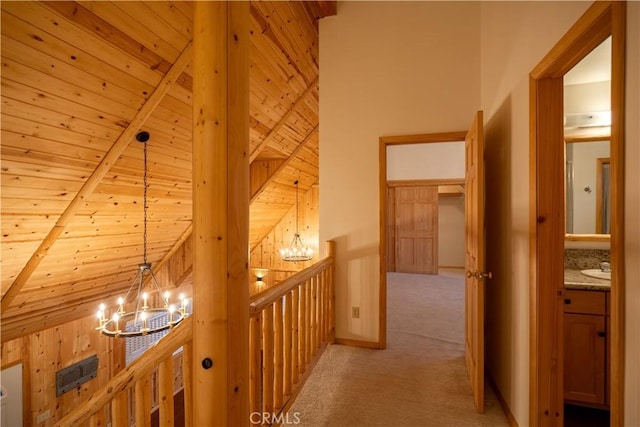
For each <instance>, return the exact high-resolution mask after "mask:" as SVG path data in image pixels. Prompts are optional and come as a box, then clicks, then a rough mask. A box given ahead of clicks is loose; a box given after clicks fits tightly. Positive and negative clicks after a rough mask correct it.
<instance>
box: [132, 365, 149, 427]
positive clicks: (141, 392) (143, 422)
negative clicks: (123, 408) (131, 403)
mask: <svg viewBox="0 0 640 427" xmlns="http://www.w3.org/2000/svg"><path fill="white" fill-rule="evenodd" d="M135 423H136V427H150V426H151V384H150V381H149V375H145V376H144V377H143V378H142V379H140V380H138V381H136V385H135Z"/></svg>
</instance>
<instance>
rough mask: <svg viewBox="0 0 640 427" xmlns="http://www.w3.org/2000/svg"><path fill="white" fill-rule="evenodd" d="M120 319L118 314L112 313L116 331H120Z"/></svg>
mask: <svg viewBox="0 0 640 427" xmlns="http://www.w3.org/2000/svg"><path fill="white" fill-rule="evenodd" d="M119 320H120V315H119V314H118V313H113V321H114V322H115V324H116V331H117V332H120V325H119V323H118V321H119Z"/></svg>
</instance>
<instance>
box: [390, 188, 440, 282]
mask: <svg viewBox="0 0 640 427" xmlns="http://www.w3.org/2000/svg"><path fill="white" fill-rule="evenodd" d="M395 220H396V226H395V229H396V248H395V249H396V250H395V252H396V254H395V255H396V256H395V258H396V259H395V261H396V270H395V271H397V272H400V273H423V274H438V187H436V186H433V187H397V188H396V191H395Z"/></svg>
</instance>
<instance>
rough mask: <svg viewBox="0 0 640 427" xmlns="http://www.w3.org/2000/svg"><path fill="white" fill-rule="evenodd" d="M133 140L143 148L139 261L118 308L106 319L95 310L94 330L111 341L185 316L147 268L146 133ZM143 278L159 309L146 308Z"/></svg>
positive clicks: (103, 311)
mask: <svg viewBox="0 0 640 427" xmlns="http://www.w3.org/2000/svg"><path fill="white" fill-rule="evenodd" d="M136 140H137V141H138V142H141V143H142V144H143V147H144V148H143V151H144V178H143V185H144V191H143V211H144V219H143V225H144V229H143V259H142V263H141V264H139V265H138V274H137V275H136V277H135V279H134V280H133V282H132V283H131V286H130V287H129V290H128V291H127V294H126V295H125V296H124V297H119V298H118V301H117V302H118V307H117V309H115V310H114V311H113V314H112V315H111V316H110V317H107V308H106V305H105V304H104V303H103V304H100V309H99V310H98V314H97V315H98V322H99V326H98V327H97V328H96V329H97V330H98V331H100V333H102V334H103V335H106V336H108V337H111V338H128V337H139V336H142V335H148V334H153V333H156V332H160V331H164V330H167V329H169V328H172V327H173V326H175V325H177V324H178V323H180V322H181V321H182V319H184V317H185V316H186V315H187V310H186V299H185V297H184V295H183V294H181V295H180V307H176V306H175V305H171V304H170V303H169V297H170V295H169V292H168V291H167V292H164V293H162V292H161V289H160V285H159V284H158V280H157V279H156V276H155V274H153V270H151V264H150V263H149V262H148V261H147V209H148V206H147V141H148V140H149V133H148V132H144V131H142V132H138V134H137V135H136ZM145 277H148V278H149V279H150V282H151V283H152V285H153V287H154V288H155V291H157V292H158V293H159V294H160V295H162V305H161V306H160V307H152V306H149V295H148V293H146V292H143V291H144V283H145ZM134 293H135V300H134V301H131V302H134V303H135V310H133V311H130V312H125V310H124V307H125V304H127V303H128V302H129V298H130V297H133V296H134Z"/></svg>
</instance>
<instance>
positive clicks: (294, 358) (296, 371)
mask: <svg viewBox="0 0 640 427" xmlns="http://www.w3.org/2000/svg"><path fill="white" fill-rule="evenodd" d="M291 296H292V298H291V306H292V307H291V308H292V310H291V320H292V324H291V349H292V351H293V352H292V354H291V362H292V372H291V380H292V382H293V384H297V383H298V379H299V378H300V288H295V289H294V290H293V291H292V292H291Z"/></svg>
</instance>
